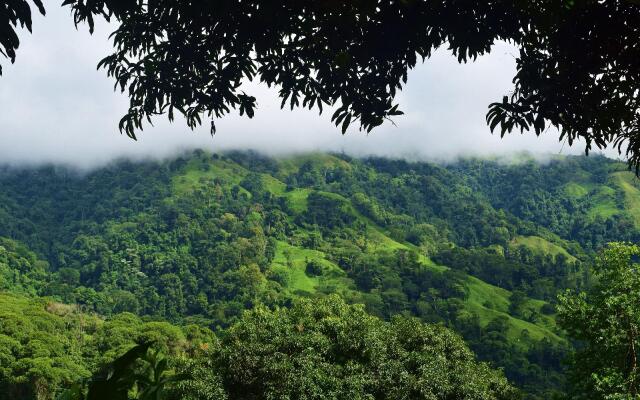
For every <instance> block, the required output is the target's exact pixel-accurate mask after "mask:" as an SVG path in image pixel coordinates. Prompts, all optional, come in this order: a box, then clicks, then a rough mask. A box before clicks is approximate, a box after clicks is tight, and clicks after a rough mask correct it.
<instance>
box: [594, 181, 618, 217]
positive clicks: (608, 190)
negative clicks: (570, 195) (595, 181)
mask: <svg viewBox="0 0 640 400" xmlns="http://www.w3.org/2000/svg"><path fill="white" fill-rule="evenodd" d="M591 196H592V201H593V203H594V206H593V207H591V209H589V211H587V215H588V216H589V217H590V218H595V217H596V216H600V217H602V218H604V219H607V218H609V217H612V216H614V215H616V214H619V213H620V209H619V208H618V205H617V204H616V190H615V189H613V188H612V187H609V186H605V185H603V186H600V187H598V188H597V190H595V191H594V193H593V194H592V195H591Z"/></svg>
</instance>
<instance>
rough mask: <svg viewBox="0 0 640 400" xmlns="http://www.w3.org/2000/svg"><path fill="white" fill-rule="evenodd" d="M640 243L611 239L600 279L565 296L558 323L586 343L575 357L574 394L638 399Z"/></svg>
mask: <svg viewBox="0 0 640 400" xmlns="http://www.w3.org/2000/svg"><path fill="white" fill-rule="evenodd" d="M638 256H640V247H638V246H636V245H629V244H623V243H612V244H610V245H609V246H608V247H607V248H606V249H605V250H604V251H603V252H602V254H600V256H599V257H598V262H597V263H596V267H595V271H594V272H595V276H596V278H597V283H596V284H595V285H594V287H593V288H591V290H589V291H588V292H582V293H574V292H570V291H569V292H567V293H565V294H564V295H563V296H561V298H560V304H559V306H558V316H559V322H560V324H561V325H562V327H563V328H564V329H566V330H567V332H568V333H569V335H570V336H571V337H572V338H573V339H575V340H577V341H579V342H580V343H581V344H582V345H581V346H580V347H579V348H578V349H577V351H576V352H575V354H574V355H573V359H572V360H571V361H572V362H571V371H570V378H571V379H570V382H571V391H570V393H571V398H572V399H589V400H605V399H621V400H622V399H624V400H632V399H637V398H638V396H639V391H640V388H639V384H640V383H639V378H640V371H639V370H638V353H639V350H638V349H639V347H640V336H639V334H638V327H639V326H640V275H639V274H638V272H639V270H638V269H639V268H640V265H638V264H637V263H636V262H635V259H636V258H637V257H638Z"/></svg>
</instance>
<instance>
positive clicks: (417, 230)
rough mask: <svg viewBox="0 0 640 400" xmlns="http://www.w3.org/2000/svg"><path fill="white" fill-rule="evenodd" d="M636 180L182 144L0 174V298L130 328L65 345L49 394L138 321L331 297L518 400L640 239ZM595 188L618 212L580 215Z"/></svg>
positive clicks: (558, 377) (543, 378)
mask: <svg viewBox="0 0 640 400" xmlns="http://www.w3.org/2000/svg"><path fill="white" fill-rule="evenodd" d="M623 183H625V184H628V185H630V186H628V187H627V186H625V185H623ZM576 185H577V186H576ZM634 185H635V184H634V181H633V178H632V175H630V174H628V173H624V172H621V171H620V169H619V164H617V163H614V162H612V161H609V160H607V159H604V158H589V159H586V158H583V157H569V158H556V159H554V160H552V161H551V162H549V163H548V164H544V165H541V164H536V163H534V162H531V161H530V160H522V161H520V162H519V163H518V164H517V165H510V164H504V163H500V162H497V161H495V162H494V161H487V160H462V161H460V162H458V163H457V164H452V165H448V166H439V165H434V164H429V163H408V162H405V161H399V160H395V161H394V160H387V159H376V158H372V159H362V160H360V159H351V158H349V157H346V156H338V155H321V154H314V155H306V156H297V157H292V158H286V159H273V158H268V157H264V156H261V155H258V154H253V153H228V154H223V155H218V154H213V155H212V154H207V153H205V152H201V151H198V152H194V153H193V154H189V155H185V156H183V157H179V158H177V159H174V160H170V161H165V162H157V163H155V162H146V163H129V162H121V163H118V164H115V165H113V166H110V167H108V168H103V169H100V170H96V171H93V172H91V173H88V174H86V175H78V174H77V173H74V172H72V171H68V170H65V169H60V168H53V167H47V168H40V169H25V170H16V169H10V168H6V169H3V170H0V290H3V291H6V292H11V293H13V294H11V295H8V294H7V296H21V297H20V298H21V299H23V301H27V300H26V297H30V298H32V299H33V300H28V301H36V302H37V301H45V302H49V303H50V304H57V306H55V307H54V308H56V309H67V307H69V308H68V309H70V310H77V311H74V312H73V313H71V314H72V315H76V314H78V313H79V315H83V316H85V315H86V316H91V317H86V318H88V319H95V320H96V321H98V322H96V324H97V325H98V326H103V325H104V326H108V324H109V323H110V321H120V322H119V324H120V326H124V325H126V324H131V325H132V328H131V329H133V330H132V331H131V332H128V333H123V334H126V335H129V336H130V337H131V338H132V339H130V340H127V341H123V342H121V343H120V342H118V343H116V344H114V345H113V346H112V347H101V348H99V349H100V350H97V351H96V353H95V355H93V354H94V353H91V354H84V353H80V355H78V356H77V357H79V358H78V359H79V360H80V359H82V362H78V363H75V364H74V365H76V366H81V367H82V369H81V370H78V371H77V372H70V373H67V374H66V375H65V374H62V373H61V375H60V376H62V377H65V376H66V377H67V378H64V379H62V380H58V381H54V382H53V383H51V385H52V386H51V387H56V388H59V387H64V386H65V385H67V384H69V383H70V379H71V378H72V376H75V375H77V376H76V378H77V377H81V376H88V374H90V373H93V372H95V371H96V369H97V368H98V367H99V366H101V365H104V363H106V362H108V361H109V360H111V359H113V358H114V357H115V356H116V355H117V354H122V353H123V352H124V351H126V347H127V346H128V347H130V346H131V345H133V343H134V342H135V341H136V339H135V338H140V337H142V336H141V334H138V333H136V332H138V331H137V330H136V329H138V328H133V327H137V326H138V325H141V324H142V325H144V326H148V327H155V326H156V325H157V326H158V328H157V329H158V330H159V331H162V332H163V331H164V330H166V329H169V326H171V325H168V324H167V325H166V326H160V325H158V324H163V323H164V324H166V322H160V321H168V322H170V323H172V324H175V325H179V326H184V327H191V328H188V329H195V328H194V327H196V326H197V327H200V328H198V329H205V330H206V331H207V332H210V330H212V331H215V332H217V333H221V332H225V331H226V330H227V329H228V328H229V327H231V326H234V325H235V324H237V323H239V321H240V320H241V318H242V315H243V312H244V311H245V310H247V309H255V308H256V307H267V308H268V309H271V310H274V309H278V308H286V307H289V306H291V305H292V304H294V303H295V302H296V301H299V299H300V298H313V299H316V298H317V299H319V300H320V301H321V300H322V299H323V298H325V297H326V296H328V295H332V294H337V295H339V296H340V297H341V298H343V299H344V300H345V301H347V302H348V303H351V304H362V305H363V306H364V309H365V310H366V311H367V312H368V313H369V314H371V315H373V316H376V317H378V318H381V319H382V320H387V321H391V320H392V319H393V318H394V317H395V316H398V315H403V316H406V317H414V318H418V319H419V320H420V321H421V322H423V323H429V324H440V325H443V326H445V327H447V328H449V329H452V330H454V331H456V332H458V333H459V334H460V335H461V336H462V337H463V338H464V340H465V341H466V343H467V345H468V346H469V347H470V348H471V349H472V350H473V351H474V352H475V353H476V354H477V355H478V358H479V359H480V360H481V361H486V362H488V363H489V364H490V365H491V366H492V367H501V368H503V369H504V372H505V375H506V377H507V378H508V379H509V380H510V381H511V382H513V383H514V384H515V385H516V386H518V387H519V388H520V389H521V390H522V391H523V392H524V394H525V396H526V398H527V399H546V398H551V397H552V396H554V395H559V394H561V393H562V392H563V390H564V388H565V379H564V366H563V364H562V359H563V358H564V357H565V356H566V354H567V353H568V352H569V351H570V350H571V343H570V342H569V341H568V340H566V338H565V336H564V333H563V331H562V330H561V329H559V328H558V327H557V326H556V322H555V304H556V297H557V295H558V293H562V292H563V291H564V290H565V289H573V290H583V289H585V288H588V287H590V286H591V285H592V279H591V274H590V269H589V265H590V263H591V260H592V259H593V256H594V254H595V250H596V249H598V248H599V247H601V246H602V245H603V244H604V243H606V242H607V241H609V240H611V239H612V238H616V239H626V240H636V239H640V232H639V231H638V230H637V228H636V224H635V220H634V218H635V217H634V212H635V211H634V208H633V204H634V203H633V201H631V200H633V197H629V196H634V195H636V193H635V192H634V190H636V189H635V186H634ZM577 187H580V188H585V190H588V191H587V193H586V194H585V193H582V192H580V191H579V190H577V189H576V188H577ZM567 188H573V189H572V190H567ZM607 188H608V189H607ZM610 190H613V191H614V192H615V195H612V196H610V198H611V199H614V201H613V203H606V204H605V206H606V207H615V213H612V214H611V217H607V218H604V217H603V215H595V216H589V212H588V211H589V210H593V209H597V208H598V207H602V206H603V203H600V200H601V199H600V197H598V196H597V195H594V194H596V193H600V192H602V191H610ZM576 193H578V194H576ZM580 193H582V194H580ZM629 199H631V200H629ZM607 201H608V200H607ZM39 298H40V299H42V298H44V299H47V300H38V299H39ZM49 303H47V304H49ZM62 304H69V305H73V306H63V305H62ZM79 310H82V313H80V311H79ZM43 312H47V311H46V309H45V311H43ZM47 313H48V312H47ZM74 313H75V314H74ZM49 314H50V313H49ZM8 315H11V316H10V317H8V318H9V319H16V318H18V317H19V315H17V314H8ZM25 315H27V316H29V318H36V317H35V316H33V317H31V316H30V315H31V314H29V313H26V314H25ZM46 315H48V314H46ZM55 315H57V314H54V316H55ZM83 318H84V317H83ZM99 321H104V322H99ZM152 321H155V322H152ZM25 326H26V325H25ZM83 329H84V328H83ZM122 329H123V332H126V330H124V328H122ZM140 329H142V328H140ZM145 329H146V328H145ZM149 329H151V328H149ZM154 329H155V328H154ZM171 329H178V330H180V329H182V328H175V327H173V328H171ZM184 329H187V328H184ZM85 332H89V331H88V330H85ZM92 332H93V331H91V332H89V333H85V335H88V336H90V337H93V336H95V333H92ZM145 332H146V331H145ZM185 332H186V331H185ZM176 335H177V334H176ZM118 336H119V334H114V337H118ZM178 336H179V335H178ZM176 337H177V336H176ZM87 340H89V339H87ZM181 340H185V341H186V342H192V341H193V340H194V339H191V338H189V337H185V338H184V339H181ZM89 343H90V342H89ZM89 348H90V347H89ZM110 349H114V350H113V351H112V350H110ZM116 350H117V352H119V353H117V352H116ZM101 352H104V354H106V355H105V356H102V354H103V353H101ZM177 353H180V351H177ZM69 354H75V353H73V352H69ZM98 354H101V356H98ZM52 357H55V354H53V353H52ZM3 365H4V364H3ZM3 368H4V367H3ZM3 371H5V372H3V373H4V375H2V377H0V381H2V382H9V383H11V382H14V380H15V379H23V378H22V376H23V375H24V372H22V370H19V369H15V368H11V369H3ZM3 384H5V383H3ZM7 384H8V383H7ZM11 384H12V383H11ZM20 390H22V389H20ZM56 390H57V389H56ZM25 393H26V392H25ZM21 396H22V395H21ZM22 397H24V398H31V397H33V396H32V394H29V393H26V394H24V396H22Z"/></svg>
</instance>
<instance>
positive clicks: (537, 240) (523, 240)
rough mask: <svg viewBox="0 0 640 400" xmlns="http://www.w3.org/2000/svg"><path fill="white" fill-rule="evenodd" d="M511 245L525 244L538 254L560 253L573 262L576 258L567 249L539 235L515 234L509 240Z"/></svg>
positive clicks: (555, 254) (556, 254) (553, 254)
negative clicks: (511, 239)
mask: <svg viewBox="0 0 640 400" xmlns="http://www.w3.org/2000/svg"><path fill="white" fill-rule="evenodd" d="M511 246H525V247H527V248H528V249H530V250H532V251H533V252H535V253H538V254H551V255H552V256H554V257H555V256H558V255H560V254H562V255H563V256H565V257H567V259H568V261H570V262H575V261H576V260H577V259H576V258H575V257H574V256H572V255H571V254H569V253H568V252H567V250H565V249H564V248H562V247H561V246H558V245H557V244H555V243H551V242H550V241H548V240H546V239H544V238H541V237H540V236H517V237H515V238H514V239H513V241H512V242H511Z"/></svg>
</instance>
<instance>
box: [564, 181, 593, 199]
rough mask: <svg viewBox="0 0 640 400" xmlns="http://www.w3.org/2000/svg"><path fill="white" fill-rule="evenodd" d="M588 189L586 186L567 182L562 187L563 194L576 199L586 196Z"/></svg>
mask: <svg viewBox="0 0 640 400" xmlns="http://www.w3.org/2000/svg"><path fill="white" fill-rule="evenodd" d="M589 190H590V188H589V187H587V185H583V184H579V183H575V182H569V183H567V184H566V185H565V186H564V192H565V194H567V195H568V196H571V197H573V198H576V199H580V198H583V197H584V196H586V195H587V194H589Z"/></svg>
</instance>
